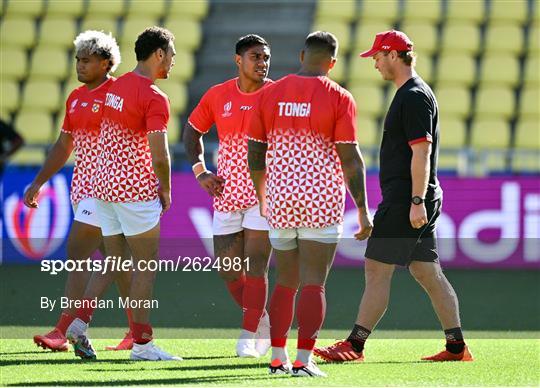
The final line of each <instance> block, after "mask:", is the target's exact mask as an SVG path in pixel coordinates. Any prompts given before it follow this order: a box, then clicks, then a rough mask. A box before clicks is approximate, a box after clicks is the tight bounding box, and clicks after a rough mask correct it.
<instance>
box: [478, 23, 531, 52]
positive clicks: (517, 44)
mask: <svg viewBox="0 0 540 388" xmlns="http://www.w3.org/2000/svg"><path fill="white" fill-rule="evenodd" d="M485 50H486V52H488V53H492V52H500V53H501V54H505V55H511V54H514V55H517V54H520V53H521V52H522V51H523V28H522V27H521V26H518V25H497V26H490V27H489V28H487V30H486V42H485Z"/></svg>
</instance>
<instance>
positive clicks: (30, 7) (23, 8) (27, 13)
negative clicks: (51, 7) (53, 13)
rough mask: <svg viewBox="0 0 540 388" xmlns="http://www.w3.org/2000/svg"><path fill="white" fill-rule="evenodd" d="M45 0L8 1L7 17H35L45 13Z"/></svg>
mask: <svg viewBox="0 0 540 388" xmlns="http://www.w3.org/2000/svg"><path fill="white" fill-rule="evenodd" d="M44 3H45V2H44V1H43V0H34V1H21V0H10V1H8V3H7V8H6V13H5V17H6V18H11V17H21V18H28V19H35V18H37V17H39V16H41V15H42V14H43V11H44V10H45V7H44Z"/></svg>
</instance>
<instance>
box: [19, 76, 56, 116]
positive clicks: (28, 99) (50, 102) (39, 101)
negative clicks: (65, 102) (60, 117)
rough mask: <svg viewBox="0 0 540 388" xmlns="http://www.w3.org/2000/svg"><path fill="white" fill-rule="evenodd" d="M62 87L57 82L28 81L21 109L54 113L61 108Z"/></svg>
mask: <svg viewBox="0 0 540 388" xmlns="http://www.w3.org/2000/svg"><path fill="white" fill-rule="evenodd" d="M60 103H61V102H60V86H59V84H58V82H55V81H28V82H27V83H26V85H25V87H24V92H23V96H22V104H21V105H22V106H21V109H40V110H43V111H45V110H46V111H49V112H54V111H57V110H58V109H59V108H60Z"/></svg>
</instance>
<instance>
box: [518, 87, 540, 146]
mask: <svg viewBox="0 0 540 388" xmlns="http://www.w3.org/2000/svg"><path fill="white" fill-rule="evenodd" d="M539 94H540V92H539V91H538V88H537V87H530V86H527V87H525V88H523V89H522V90H521V96H520V104H519V116H520V119H523V118H527V119H532V118H534V119H536V120H539V119H540V114H539V112H538V111H539V110H540V101H539ZM538 136H540V133H539V134H538Z"/></svg>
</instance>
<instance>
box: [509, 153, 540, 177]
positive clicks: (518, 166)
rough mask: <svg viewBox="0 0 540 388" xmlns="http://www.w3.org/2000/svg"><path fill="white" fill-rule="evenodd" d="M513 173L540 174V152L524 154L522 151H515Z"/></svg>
mask: <svg viewBox="0 0 540 388" xmlns="http://www.w3.org/2000/svg"><path fill="white" fill-rule="evenodd" d="M512 171H513V172H514V173H528V174H539V173H540V154H539V153H538V152H533V153H523V151H522V150H514V152H513V155H512Z"/></svg>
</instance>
